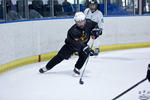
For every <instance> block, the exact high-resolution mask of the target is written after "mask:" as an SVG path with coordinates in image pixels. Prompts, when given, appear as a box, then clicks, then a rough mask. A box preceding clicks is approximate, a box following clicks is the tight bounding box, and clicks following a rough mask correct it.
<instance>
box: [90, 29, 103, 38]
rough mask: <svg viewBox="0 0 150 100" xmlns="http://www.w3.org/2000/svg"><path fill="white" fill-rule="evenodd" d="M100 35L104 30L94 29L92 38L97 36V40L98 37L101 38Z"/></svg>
mask: <svg viewBox="0 0 150 100" xmlns="http://www.w3.org/2000/svg"><path fill="white" fill-rule="evenodd" d="M100 35H102V29H101V28H100V29H99V28H94V29H93V30H92V36H95V39H96V38H97V37H99V36H100Z"/></svg>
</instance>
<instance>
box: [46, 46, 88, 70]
mask: <svg viewBox="0 0 150 100" xmlns="http://www.w3.org/2000/svg"><path fill="white" fill-rule="evenodd" d="M74 52H75V51H73V50H72V49H71V48H70V47H69V46H68V45H66V44H65V45H64V46H63V47H62V48H61V49H60V51H59V52H58V54H57V55H56V56H55V57H53V58H52V59H51V60H50V61H49V62H48V63H47V65H46V68H47V69H48V70H50V69H52V68H53V67H54V66H55V65H57V64H58V63H60V62H61V61H63V60H64V59H69V58H70V57H71V55H72V54H73V53H74ZM87 57H88V55H86V54H85V53H84V52H83V51H82V50H80V51H79V59H78V61H77V62H76V64H75V67H76V68H78V69H81V68H82V66H83V65H84V63H85V61H86V59H87Z"/></svg>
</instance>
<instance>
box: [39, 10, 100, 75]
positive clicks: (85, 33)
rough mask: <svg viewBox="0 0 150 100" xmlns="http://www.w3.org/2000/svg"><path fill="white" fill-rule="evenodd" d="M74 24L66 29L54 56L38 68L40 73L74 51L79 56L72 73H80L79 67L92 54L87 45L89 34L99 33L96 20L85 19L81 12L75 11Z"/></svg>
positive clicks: (97, 35)
mask: <svg viewBox="0 0 150 100" xmlns="http://www.w3.org/2000/svg"><path fill="white" fill-rule="evenodd" d="M74 21H75V24H74V25H73V26H72V27H71V28H70V29H69V30H68V34H67V38H66V40H65V44H64V45H63V47H62V48H61V49H60V51H59V52H58V54H57V55H56V56H54V57H53V58H52V59H51V60H50V61H49V62H48V63H47V65H46V66H45V67H43V68H41V69H39V72H40V73H44V72H46V71H48V70H50V69H52V68H53V67H54V66H55V65H57V64H58V63H60V62H61V61H63V60H64V59H69V58H70V56H71V55H72V54H73V53H74V52H78V53H79V58H78V60H77V62H76V64H75V68H74V70H73V72H74V74H76V75H80V69H81V68H82V66H83V65H84V62H85V61H86V59H87V57H88V55H89V54H93V52H94V51H93V50H92V49H91V48H90V47H89V46H88V45H87V43H88V41H89V39H90V37H91V36H94V37H95V39H97V37H99V35H101V31H100V29H99V28H98V25H97V23H96V22H93V21H91V20H90V19H85V15H84V13H83V12H77V13H76V14H75V16H74Z"/></svg>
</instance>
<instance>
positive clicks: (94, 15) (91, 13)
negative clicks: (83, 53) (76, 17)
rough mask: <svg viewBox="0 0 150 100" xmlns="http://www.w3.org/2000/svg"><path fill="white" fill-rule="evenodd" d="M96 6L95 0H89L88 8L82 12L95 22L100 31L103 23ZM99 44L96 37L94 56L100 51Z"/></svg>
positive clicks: (101, 15)
mask: <svg viewBox="0 0 150 100" xmlns="http://www.w3.org/2000/svg"><path fill="white" fill-rule="evenodd" d="M97 8H98V4H97V1H96V0H94V1H90V3H89V8H86V9H85V11H84V14H85V16H86V19H91V20H92V21H94V22H97V23H98V27H99V29H100V30H101V32H102V30H103V24H104V19H103V14H102V12H101V11H99V10H98V9H97ZM99 44H100V40H99V39H97V40H96V41H95V43H94V47H95V51H94V55H95V56H97V55H98V54H99V52H100V49H99Z"/></svg>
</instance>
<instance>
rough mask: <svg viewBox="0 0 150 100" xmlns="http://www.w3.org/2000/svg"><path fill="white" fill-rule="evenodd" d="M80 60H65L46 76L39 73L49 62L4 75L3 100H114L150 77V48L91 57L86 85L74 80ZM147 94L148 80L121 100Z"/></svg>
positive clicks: (1, 82)
mask: <svg viewBox="0 0 150 100" xmlns="http://www.w3.org/2000/svg"><path fill="white" fill-rule="evenodd" d="M77 58H78V57H75V56H74V57H72V58H71V59H69V60H65V61H63V62H61V63H60V64H59V65H57V66H55V67H54V68H53V69H52V70H50V71H48V72H47V73H44V74H40V73H39V72H38V70H39V68H41V67H43V66H45V65H46V63H47V62H41V63H36V64H31V65H27V66H23V67H20V68H17V69H14V70H11V71H9V72H6V73H4V74H2V75H0V100H111V99H112V98H114V97H115V96H117V95H118V94H120V93H121V92H123V91H124V90H126V89H128V88H129V87H131V86H132V85H134V84H135V83H137V82H139V81H140V80H142V79H144V78H145V77H146V72H147V66H148V64H149V63H150V48H141V49H130V50H121V51H113V52H102V53H100V54H99V56H97V57H90V59H89V62H88V64H87V70H86V72H85V75H84V78H83V81H84V85H80V84H79V78H80V77H73V76H72V74H73V73H72V70H73V68H74V65H75V62H76V61H77ZM143 94H144V95H150V82H148V81H147V80H146V81H145V82H143V83H142V84H140V85H139V86H137V87H136V88H134V89H133V90H131V91H130V92H128V93H127V94H125V95H123V96H122V97H120V98H119V99H118V100H141V99H139V97H140V96H141V95H143ZM146 100H147V99H146ZM148 100H150V99H148Z"/></svg>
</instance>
